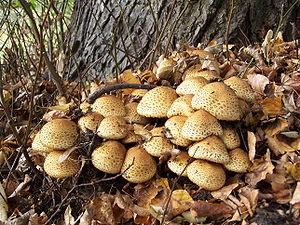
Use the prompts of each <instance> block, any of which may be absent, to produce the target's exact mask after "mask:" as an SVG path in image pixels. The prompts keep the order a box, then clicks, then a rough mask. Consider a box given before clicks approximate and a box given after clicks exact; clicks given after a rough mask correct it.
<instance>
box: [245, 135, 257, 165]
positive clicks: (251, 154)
mask: <svg viewBox="0 0 300 225" xmlns="http://www.w3.org/2000/svg"><path fill="white" fill-rule="evenodd" d="M247 134H248V149H249V159H250V161H251V162H252V163H253V161H254V157H255V153H256V148H255V145H256V137H255V134H254V133H253V132H250V131H248V132H247Z"/></svg>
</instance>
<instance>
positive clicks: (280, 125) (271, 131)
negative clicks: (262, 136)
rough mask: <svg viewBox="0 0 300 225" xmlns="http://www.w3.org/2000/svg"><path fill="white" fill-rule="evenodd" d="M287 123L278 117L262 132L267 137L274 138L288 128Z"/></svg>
mask: <svg viewBox="0 0 300 225" xmlns="http://www.w3.org/2000/svg"><path fill="white" fill-rule="evenodd" d="M288 126H289V122H288V120H287V119H285V118H281V117H278V118H276V120H275V121H274V122H271V123H270V124H268V125H267V127H266V128H265V129H264V132H265V133H266V135H268V136H274V135H276V134H279V133H280V132H281V131H283V130H284V129H286V128H288Z"/></svg>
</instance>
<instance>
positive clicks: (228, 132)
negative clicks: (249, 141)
mask: <svg viewBox="0 0 300 225" xmlns="http://www.w3.org/2000/svg"><path fill="white" fill-rule="evenodd" d="M219 137H220V138H221V140H222V141H223V142H224V144H225V146H226V148H227V149H235V148H237V147H239V146H240V145H241V140H240V137H239V135H238V133H237V132H236V131H235V130H234V129H233V128H230V127H225V128H223V134H221V135H220V136H219Z"/></svg>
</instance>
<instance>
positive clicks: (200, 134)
mask: <svg viewBox="0 0 300 225" xmlns="http://www.w3.org/2000/svg"><path fill="white" fill-rule="evenodd" d="M222 133H223V130H222V126H221V124H220V123H219V121H218V120H217V119H216V118H215V117H214V116H212V115H211V114H209V113H208V112H206V111H204V110H198V111H196V112H194V113H193V114H192V115H191V116H190V117H189V118H188V119H187V120H186V121H185V123H184V125H183V127H182V136H183V137H185V138H187V139H189V140H192V141H201V140H202V139H204V138H206V137H208V136H210V135H216V136H218V135H221V134H222Z"/></svg>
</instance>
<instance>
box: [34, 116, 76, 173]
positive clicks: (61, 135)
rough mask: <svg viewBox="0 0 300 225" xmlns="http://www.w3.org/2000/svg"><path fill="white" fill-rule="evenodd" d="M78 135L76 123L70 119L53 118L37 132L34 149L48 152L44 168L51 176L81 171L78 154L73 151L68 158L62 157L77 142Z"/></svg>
mask: <svg viewBox="0 0 300 225" xmlns="http://www.w3.org/2000/svg"><path fill="white" fill-rule="evenodd" d="M78 136H79V132H78V128H77V125H76V123H74V122H73V121H71V120H68V119H55V120H52V121H50V122H48V123H46V124H45V125H44V126H43V127H42V128H41V130H40V131H39V132H38V133H37V134H36V136H35V137H34V139H33V142H32V149H33V150H34V151H36V152H46V153H48V154H47V156H46V158H45V162H44V170H45V172H46V173H47V174H48V175H49V176H51V177H54V178H66V177H70V176H73V175H75V174H76V173H77V172H78V171H79V169H80V163H79V161H78V160H77V157H76V154H72V153H71V154H70V155H69V156H68V157H67V158H66V159H61V158H64V157H62V155H63V154H64V152H65V150H67V149H69V148H71V147H73V146H74V145H75V144H76V142H77V139H78ZM60 157H61V158H60Z"/></svg>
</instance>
